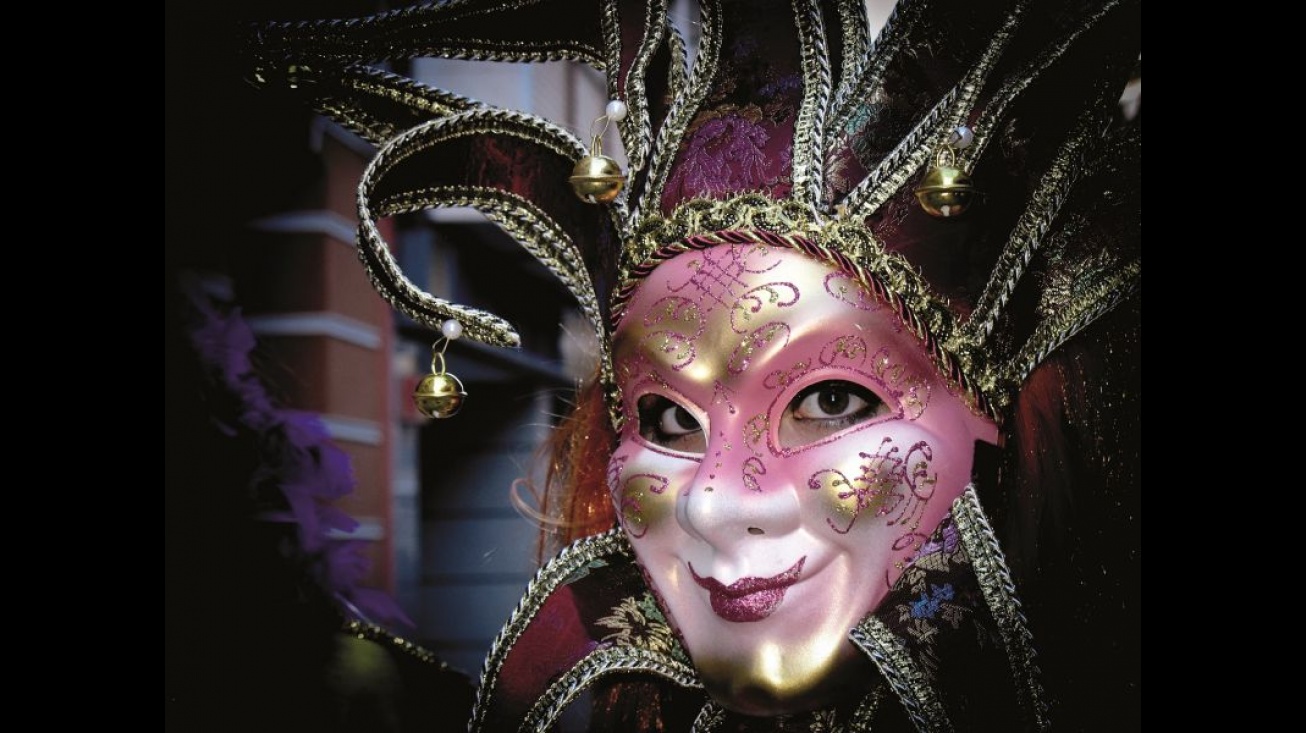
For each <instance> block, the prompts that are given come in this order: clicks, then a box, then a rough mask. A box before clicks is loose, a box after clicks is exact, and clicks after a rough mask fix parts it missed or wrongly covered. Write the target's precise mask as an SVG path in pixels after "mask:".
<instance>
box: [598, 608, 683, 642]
mask: <svg viewBox="0 0 1306 733" xmlns="http://www.w3.org/2000/svg"><path fill="white" fill-rule="evenodd" d="M595 623H596V624H597V625H599V626H602V627H603V628H606V629H612V630H613V631H612V633H610V634H607V635H605V636H604V637H603V639H602V641H606V642H611V643H613V644H615V645H617V646H628V647H636V648H639V649H647V650H649V651H654V652H662V653H665V654H670V655H672V656H677V657H678V656H682V655H683V652H682V651H681V649H680V645H679V644H677V643H676V640H675V636H674V635H673V634H672V632H671V626H670V625H668V624H667V622H666V619H665V618H664V617H663V616H662V612H661V611H660V610H658V607H657V604H656V603H654V601H653V598H652V596H650V595H649V594H647V593H645V594H644V595H641V596H639V597H636V596H627V597H625V598H623V599H621V602H620V603H618V604H617V605H616V606H613V608H612V613H611V614H610V615H607V616H604V617H603V618H601V619H599V620H598V621H596V622H595Z"/></svg>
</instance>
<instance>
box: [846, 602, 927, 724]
mask: <svg viewBox="0 0 1306 733" xmlns="http://www.w3.org/2000/svg"><path fill="white" fill-rule="evenodd" d="M848 638H849V639H851V640H852V643H853V644H855V645H857V648H859V649H861V650H862V652H863V653H865V654H866V656H867V657H869V658H870V660H871V661H872V662H873V663H874V664H875V666H876V668H878V669H879V670H880V674H882V675H884V679H885V680H886V681H887V682H888V683H889V687H890V688H891V689H892V690H893V691H894V693H895V694H896V695H897V696H898V699H899V700H900V701H901V702H902V704H903V707H904V708H906V710H907V717H908V718H910V719H911V722H912V725H914V726H916V730H918V731H920V732H921V733H942V732H943V731H950V730H952V722H951V721H950V720H948V714H947V712H945V711H944V709H943V703H942V702H940V700H939V697H938V694H937V693H936V692H935V690H934V688H933V687H932V686H931V685H930V684H929V682H927V681H926V679H925V675H924V673H923V672H921V670H920V668H919V667H917V666H916V663H915V662H913V661H912V659H911V657H910V656H909V655H908V654H907V650H906V649H905V648H904V647H903V645H902V642H901V641H900V640H899V639H898V637H896V636H894V635H893V632H892V631H890V630H889V628H888V627H887V626H885V625H884V623H883V622H882V621H880V620H879V619H877V618H875V617H874V616H867V617H866V618H865V619H863V620H862V622H861V623H859V624H857V626H856V627H854V628H853V630H852V631H850V632H848Z"/></svg>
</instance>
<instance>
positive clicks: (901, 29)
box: [825, 0, 923, 153]
mask: <svg viewBox="0 0 1306 733" xmlns="http://www.w3.org/2000/svg"><path fill="white" fill-rule="evenodd" d="M852 1H853V2H854V4H855V5H856V8H855V10H853V11H851V12H855V13H857V14H858V15H859V17H860V21H861V26H862V34H863V36H865V35H869V33H870V31H869V29H867V27H866V23H867V20H866V9H865V7H864V6H863V5H862V4H861V3H860V2H856V0H852ZM922 5H923V3H922V2H918V1H917V0H902V1H901V2H899V3H898V4H897V5H895V6H894V8H893V12H892V13H890V15H889V20H888V22H886V23H885V24H884V27H883V28H881V29H880V35H879V36H878V37H877V38H876V41H875V45H874V46H872V47H871V49H870V53H869V54H867V58H866V59H865V60H863V61H861V62H859V66H858V68H857V69H856V74H857V76H851V75H847V76H845V82H844V83H843V84H841V85H840V93H839V94H838V95H836V96H835V100H834V108H833V109H834V114H833V115H832V116H831V117H832V119H831V123H830V127H829V128H828V133H829V138H828V139H827V140H826V146H825V151H826V153H829V152H831V151H832V150H833V149H834V147H835V146H836V144H837V143H839V142H841V141H843V140H844V139H845V137H846V136H845V134H844V129H845V128H846V127H847V125H848V122H849V120H851V119H852V116H853V114H854V113H855V112H856V111H857V110H858V109H859V108H860V107H861V105H863V104H865V103H866V100H868V99H871V98H872V97H873V95H874V94H875V91H876V88H877V87H879V86H880V80H881V79H882V78H883V77H884V70H885V69H887V68H888V67H889V62H890V61H892V60H893V59H894V58H896V57H897V56H898V51H899V49H900V48H901V47H902V44H903V40H904V39H905V38H906V37H907V34H908V33H910V32H911V29H912V26H914V25H915V24H916V21H917V19H919V18H920V17H921V6H922ZM846 32H847V31H845V33H846ZM844 55H845V56H847V54H844Z"/></svg>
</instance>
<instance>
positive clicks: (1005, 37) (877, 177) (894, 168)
mask: <svg viewBox="0 0 1306 733" xmlns="http://www.w3.org/2000/svg"><path fill="white" fill-rule="evenodd" d="M1028 4H1029V0H1021V2H1020V3H1018V4H1017V5H1016V7H1015V8H1013V9H1012V11H1011V13H1009V14H1008V15H1007V18H1006V20H1005V21H1003V24H1002V26H1001V27H1000V28H999V29H998V30H997V31H996V32H995V33H994V34H993V40H991V41H989V45H988V47H987V48H985V49H984V53H983V54H981V56H980V59H979V61H978V62H976V64H975V66H974V67H972V68H971V69H970V71H968V72H967V73H966V76H965V77H964V78H963V79H962V80H961V81H960V82H958V83H957V86H956V87H954V88H953V89H952V91H950V92H948V93H947V94H946V95H944V97H943V99H941V100H939V102H938V103H937V104H935V105H934V108H933V109H932V110H931V111H930V113H929V114H927V115H926V116H925V118H924V119H922V120H921V121H920V122H919V123H917V125H916V127H915V128H914V129H913V130H912V132H911V133H910V134H909V135H908V136H907V137H905V138H903V140H902V141H901V142H900V143H898V145H897V146H896V147H895V148H894V150H893V152H892V153H890V154H889V155H888V156H886V157H885V159H884V160H882V161H881V162H880V164H879V165H877V166H876V167H875V170H873V171H871V173H870V175H868V176H867V177H866V178H865V179H863V180H862V181H861V182H860V183H858V184H857V185H856V186H855V187H854V188H853V190H852V191H850V192H849V193H848V196H847V197H846V198H845V199H844V201H845V203H846V204H847V206H848V209H849V210H850V211H852V212H853V214H854V215H855V216H856V217H857V218H859V219H865V218H866V217H868V216H870V215H871V214H872V213H874V212H875V210H876V209H878V208H880V206H881V205H883V204H884V202H885V201H888V200H889V198H890V197H892V196H893V195H894V194H896V193H897V192H898V191H899V190H900V189H901V188H902V187H903V185H904V184H905V183H906V182H907V180H908V179H909V178H911V176H912V175H913V174H914V173H915V172H916V170H917V169H919V168H920V167H921V164H923V163H924V162H925V161H926V160H927V159H928V158H929V157H930V154H931V153H932V152H933V151H934V148H935V147H937V145H938V144H939V143H941V142H943V141H945V140H947V139H948V137H949V136H950V135H951V134H952V130H953V129H955V128H956V127H957V125H959V124H961V122H962V121H963V120H965V119H966V117H967V116H968V115H969V114H970V111H971V108H972V107H973V106H974V105H975V102H976V100H977V99H978V97H979V93H980V90H981V89H982V88H983V86H984V82H985V80H986V79H988V76H989V73H990V72H992V71H993V68H994V67H995V66H996V65H997V63H998V59H1000V58H1001V57H1002V52H1003V51H1004V50H1006V48H1007V45H1008V44H1009V43H1010V42H1011V39H1012V37H1013V36H1015V34H1016V29H1017V28H1018V27H1019V25H1020V20H1021V18H1022V17H1023V15H1024V10H1025V7H1026V6H1027V5H1028Z"/></svg>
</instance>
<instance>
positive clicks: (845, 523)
mask: <svg viewBox="0 0 1306 733" xmlns="http://www.w3.org/2000/svg"><path fill="white" fill-rule="evenodd" d="M908 432H909V433H910V432H913V431H908ZM853 437H854V436H849V438H853ZM807 454H808V455H803V454H799V455H803V461H802V462H803V464H804V466H805V472H804V473H803V474H802V480H801V481H800V482H797V484H798V485H799V486H800V487H802V491H803V492H805V495H806V496H805V500H804V502H803V505H804V514H805V517H806V525H807V527H808V528H809V530H811V531H812V532H815V533H818V534H825V535H826V536H827V537H829V538H830V539H831V540H833V541H835V542H839V543H841V544H842V543H845V542H853V543H857V544H858V545H861V544H862V543H865V542H868V541H869V542H873V543H874V544H876V545H883V546H884V548H883V549H884V550H886V551H895V552H896V551H898V550H909V549H910V547H911V546H912V545H914V543H915V541H916V539H917V538H918V537H919V536H921V535H922V534H924V535H928V533H929V528H925V529H924V530H922V527H924V526H925V525H926V524H928V523H929V522H930V521H931V520H932V519H936V518H935V517H934V515H935V514H939V513H940V512H939V511H938V510H937V507H936V506H935V505H936V504H938V505H942V506H944V507H945V509H944V510H943V511H946V505H947V504H948V503H950V500H948V501H941V500H940V499H941V497H938V496H937V494H938V493H939V492H938V483H939V473H938V470H937V468H936V467H935V456H936V453H935V449H934V447H933V446H932V445H931V444H930V442H929V441H928V440H926V439H924V438H923V436H920V435H898V436H891V435H885V434H879V435H865V434H863V436H858V437H857V438H856V439H855V440H854V439H844V440H839V441H836V442H834V443H831V444H827V445H824V446H820V448H816V449H812V450H810V451H808V452H807ZM798 457H799V456H794V457H792V458H795V459H796V458H798Z"/></svg>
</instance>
